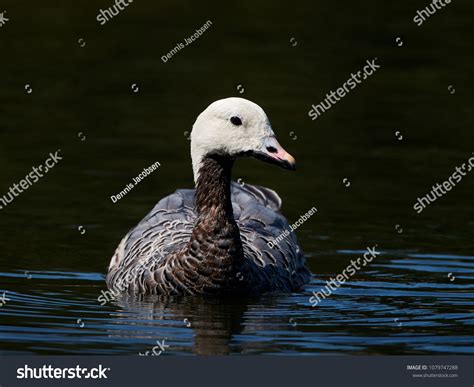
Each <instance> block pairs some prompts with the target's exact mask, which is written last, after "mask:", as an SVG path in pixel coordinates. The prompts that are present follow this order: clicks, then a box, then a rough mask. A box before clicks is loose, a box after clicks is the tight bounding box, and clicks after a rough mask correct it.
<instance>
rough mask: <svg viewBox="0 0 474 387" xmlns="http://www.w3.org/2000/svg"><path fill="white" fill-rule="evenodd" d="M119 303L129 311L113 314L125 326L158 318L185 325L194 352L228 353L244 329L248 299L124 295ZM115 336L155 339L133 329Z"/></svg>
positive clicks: (160, 320)
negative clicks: (140, 297)
mask: <svg viewBox="0 0 474 387" xmlns="http://www.w3.org/2000/svg"><path fill="white" fill-rule="evenodd" d="M117 304H118V305H119V306H120V308H122V309H123V310H124V311H125V313H116V314H113V316H111V317H112V318H113V319H114V320H116V322H117V323H119V324H121V325H124V326H135V327H138V328H140V327H142V328H144V327H146V326H147V325H148V324H149V323H150V322H151V323H155V322H156V320H158V322H159V325H162V326H163V325H164V326H166V325H168V324H171V325H174V326H176V325H178V326H179V325H182V326H183V327H186V328H187V329H189V330H190V331H191V332H192V335H193V340H194V343H193V344H192V348H193V349H192V352H193V353H195V354H197V355H227V354H229V353H230V342H231V340H232V338H233V336H234V335H236V334H240V333H241V331H242V328H243V326H244V325H243V321H244V320H243V315H244V313H245V311H246V310H247V304H246V302H245V300H241V299H238V298H234V297H226V298H202V297H194V296H193V297H188V298H186V297H175V296H157V297H153V298H152V299H150V298H148V300H143V299H141V300H135V299H133V298H130V297H128V296H127V297H124V298H122V299H120V300H118V301H117ZM109 333H110V335H111V337H123V338H137V337H138V338H144V337H148V338H150V339H151V340H153V339H156V338H155V337H150V335H149V334H148V333H147V331H146V330H140V329H137V330H135V329H129V330H127V331H125V332H121V333H117V332H116V331H110V332H109Z"/></svg>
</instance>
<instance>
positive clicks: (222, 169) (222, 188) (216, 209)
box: [196, 156, 234, 220]
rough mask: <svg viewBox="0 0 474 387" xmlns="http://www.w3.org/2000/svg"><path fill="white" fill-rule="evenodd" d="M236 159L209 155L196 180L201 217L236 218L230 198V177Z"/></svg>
mask: <svg viewBox="0 0 474 387" xmlns="http://www.w3.org/2000/svg"><path fill="white" fill-rule="evenodd" d="M233 163H234V161H233V160H232V159H230V158H226V157H223V156H207V157H206V158H204V160H203V161H202V163H201V167H200V169H199V177H198V179H197V181H196V210H197V213H198V215H199V217H200V218H204V217H212V218H217V217H218V216H219V217H224V218H226V219H229V220H230V219H232V220H233V219H234V215H233V213H232V202H231V198H230V178H231V172H232V165H233Z"/></svg>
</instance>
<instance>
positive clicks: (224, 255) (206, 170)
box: [184, 156, 244, 293]
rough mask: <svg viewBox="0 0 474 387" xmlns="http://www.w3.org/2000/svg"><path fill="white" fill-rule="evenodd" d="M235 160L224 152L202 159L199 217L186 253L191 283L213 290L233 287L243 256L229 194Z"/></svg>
mask: <svg viewBox="0 0 474 387" xmlns="http://www.w3.org/2000/svg"><path fill="white" fill-rule="evenodd" d="M232 164H233V160H232V159H230V158H226V157H222V156H207V157H205V158H204V159H203V161H202V163H201V166H200V169H199V177H198V179H197V182H196V211H197V213H198V219H197V221H196V224H195V225H194V229H193V231H192V235H191V239H190V240H189V243H188V245H187V249H186V251H185V252H184V255H185V256H187V257H189V258H192V259H188V260H187V262H188V265H189V266H190V267H191V268H192V269H191V270H192V273H188V274H189V276H197V278H199V281H197V282H196V281H195V280H194V282H193V283H192V286H193V287H195V288H198V287H199V289H200V292H205V293H208V292H209V293H211V292H213V291H221V290H222V289H226V288H229V287H231V284H232V283H234V282H235V280H236V279H235V277H236V275H237V273H238V272H239V271H240V270H241V267H242V262H243V260H244V254H243V248H242V242H241V239H240V232H239V228H238V226H237V223H236V222H235V219H234V215H233V211H232V201H231V195H230V177H231V170H232Z"/></svg>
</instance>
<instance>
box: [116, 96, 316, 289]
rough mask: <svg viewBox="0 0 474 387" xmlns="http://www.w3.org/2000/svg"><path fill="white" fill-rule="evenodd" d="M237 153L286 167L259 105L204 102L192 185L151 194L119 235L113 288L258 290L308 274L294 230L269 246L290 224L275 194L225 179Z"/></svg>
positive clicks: (289, 284)
mask: <svg viewBox="0 0 474 387" xmlns="http://www.w3.org/2000/svg"><path fill="white" fill-rule="evenodd" d="M244 156H254V157H256V158H257V159H260V160H263V161H266V162H269V163H272V164H275V165H278V166H280V167H283V168H285V169H295V160H294V158H293V157H292V156H291V155H290V154H289V153H287V152H286V151H285V150H284V149H283V148H282V146H281V145H280V144H279V143H278V141H277V140H276V137H275V134H274V132H273V130H272V127H271V125H270V121H269V120H268V117H267V116H266V114H265V112H264V111H263V109H262V108H261V107H260V106H258V105H257V104H255V103H253V102H250V101H248V100H245V99H242V98H227V99H222V100H219V101H216V102H214V103H212V104H211V105H210V106H209V107H208V108H207V109H206V110H204V111H203V112H202V113H201V114H200V115H199V116H198V118H197V120H196V122H195V124H194V126H193V130H192V132H191V157H192V163H193V171H194V180H195V185H196V189H193V190H189V189H188V190H186V189H181V190H177V191H176V192H175V193H174V194H171V195H169V196H167V197H165V198H163V199H162V200H160V202H158V204H157V205H156V206H155V207H154V208H153V210H152V211H151V212H150V213H149V214H148V215H147V216H146V217H145V218H144V219H143V220H142V221H141V222H140V223H139V224H138V225H137V226H136V227H135V228H133V229H132V230H131V231H130V232H129V233H128V234H127V235H126V236H125V237H124V238H123V240H122V241H121V242H120V244H119V246H118V248H117V250H116V251H115V254H114V256H113V257H112V260H111V262H110V265H109V272H108V275H107V284H108V286H109V288H110V289H111V290H112V291H113V292H114V293H130V294H169V295H178V294H260V293H263V292H268V291H291V290H295V289H297V288H299V287H301V286H302V285H303V284H304V283H306V282H307V281H308V279H309V277H310V273H309V271H308V269H307V268H306V265H305V259H304V256H303V254H302V252H301V250H300V248H299V247H298V244H297V241H296V236H295V234H294V233H290V235H289V236H287V237H286V238H284V239H283V240H282V241H281V242H279V243H273V242H274V241H275V239H276V238H278V237H279V236H280V235H281V234H282V233H283V232H284V231H285V230H289V229H290V227H289V224H288V222H287V220H286V219H285V217H284V216H283V215H282V214H281V213H280V212H279V210H280V207H281V199H280V197H279V196H278V195H277V194H276V193H275V192H274V191H272V190H270V189H268V188H264V187H259V186H253V185H249V184H244V185H240V184H236V183H234V182H231V170H232V165H233V163H234V161H235V160H236V159H237V158H239V157H244ZM279 239H281V238H279ZM270 242H272V243H270ZM269 246H272V247H269Z"/></svg>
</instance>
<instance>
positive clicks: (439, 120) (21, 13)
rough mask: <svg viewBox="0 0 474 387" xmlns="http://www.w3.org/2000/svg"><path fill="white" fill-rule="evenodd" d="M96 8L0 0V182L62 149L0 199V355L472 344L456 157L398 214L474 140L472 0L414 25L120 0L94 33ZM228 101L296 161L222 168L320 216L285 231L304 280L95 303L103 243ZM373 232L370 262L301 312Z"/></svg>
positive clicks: (134, 218)
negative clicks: (222, 293) (10, 197)
mask: <svg viewBox="0 0 474 387" xmlns="http://www.w3.org/2000/svg"><path fill="white" fill-rule="evenodd" d="M112 4H113V2H112V1H106V0H103V1H102V0H101V1H98V2H88V3H87V4H82V3H79V2H69V1H65V2H61V3H60V5H59V3H58V2H56V1H51V0H46V1H42V2H41V4H39V3H37V2H33V1H23V2H21V3H19V2H13V1H7V2H6V3H5V4H3V5H2V7H3V8H0V11H2V10H3V9H5V10H6V11H7V14H6V16H7V17H9V19H10V20H9V21H8V22H7V24H5V25H4V26H3V27H2V28H1V29H0V53H1V54H0V55H1V61H0V70H1V72H0V73H1V74H2V77H1V78H0V117H1V119H0V196H3V195H4V194H5V193H7V192H8V190H9V187H10V186H11V185H12V184H14V183H18V182H19V181H20V180H21V179H22V178H24V177H25V175H26V174H28V173H29V172H30V171H31V168H32V166H37V165H39V164H42V163H44V161H45V159H46V158H47V157H48V154H49V152H55V151H56V150H57V149H61V155H62V156H63V160H61V161H60V162H59V163H58V165H56V166H55V167H54V169H53V170H51V171H50V172H49V173H48V174H47V175H46V176H44V177H43V178H42V179H41V180H40V181H38V182H37V183H36V184H34V185H33V186H32V187H30V188H29V189H28V190H26V191H25V192H24V193H22V194H21V195H20V196H19V197H17V198H16V199H15V200H14V201H13V202H12V203H10V204H9V205H8V206H7V207H6V208H4V209H1V210H0V304H1V305H2V306H1V307H0V343H1V344H0V352H1V353H12V354H27V353H38V354H137V355H138V354H139V353H145V352H146V351H150V350H151V349H152V348H153V347H154V346H156V341H157V340H159V341H160V342H161V341H162V340H165V343H166V345H169V347H166V350H165V354H294V355H306V354H469V353H474V314H473V311H474V282H473V279H474V241H473V236H474V219H473V214H474V205H473V197H472V192H473V189H474V172H473V173H471V175H469V174H467V175H466V176H465V177H463V179H462V181H461V182H460V183H458V184H457V185H456V187H455V188H454V189H452V190H451V191H449V192H448V193H447V194H446V195H445V196H443V197H441V198H438V199H437V200H436V201H435V202H434V203H433V204H431V205H430V206H429V207H428V208H426V209H425V210H424V211H423V212H422V213H421V214H417V213H416V212H415V211H414V210H413V205H414V204H415V202H416V200H417V198H418V197H421V196H423V195H425V194H427V193H429V191H430V190H431V187H432V185H433V184H436V183H442V182H443V181H445V180H447V179H448V178H449V177H450V176H451V175H452V173H453V172H454V171H455V168H456V166H460V165H461V164H462V163H464V162H467V160H468V159H469V157H471V156H472V152H473V151H474V141H473V140H474V135H473V122H474V120H473V118H474V117H473V111H472V106H473V102H474V98H473V94H472V89H473V87H472V86H473V85H472V68H474V58H473V55H472V53H473V45H472V41H473V39H472V38H473V28H474V27H473V24H472V7H473V5H472V3H469V2H452V3H451V4H450V5H448V6H446V7H445V8H443V9H442V10H439V11H437V13H436V14H435V15H433V16H431V17H430V19H428V20H427V21H426V22H425V23H424V24H423V25H422V26H421V27H417V26H416V25H415V23H413V21H412V19H413V17H414V15H415V13H416V11H417V10H419V9H422V8H424V7H425V6H426V5H427V4H428V2H425V1H418V0H417V1H405V2H391V3H390V4H387V3H380V2H376V1H361V2H351V1H338V2H337V3H336V2H330V1H329V0H328V1H316V2H309V1H308V2H294V3H291V4H290V5H288V4H286V5H283V3H281V4H280V5H278V3H274V2H263V1H243V2H238V3H237V2H235V3H230V4H229V3H225V4H224V3H221V2H200V3H199V5H198V4H197V3H194V2H187V1H181V2H171V1H159V2H152V1H140V2H138V1H135V2H134V3H132V4H131V5H130V6H129V7H128V8H127V9H125V10H124V11H123V12H121V13H120V14H119V15H117V16H116V17H115V18H114V19H113V20H111V21H109V22H108V23H107V24H105V25H104V26H100V25H99V23H98V22H97V21H96V19H95V18H96V15H97V14H98V12H99V9H100V8H102V9H105V8H107V7H110V6H112ZM207 20H211V21H212V26H211V27H210V28H209V29H208V30H207V31H206V32H205V33H204V34H203V35H202V36H201V37H200V38H199V39H198V40H197V41H195V42H194V43H193V44H192V45H191V46H187V47H185V48H184V49H182V50H181V51H179V52H178V53H177V54H176V55H174V56H173V57H172V58H171V59H170V60H169V61H168V62H167V63H163V61H162V60H161V59H160V58H161V56H162V55H166V54H167V53H168V52H169V51H170V50H171V49H172V48H173V47H174V46H176V44H177V43H179V42H181V41H183V40H184V38H185V37H188V36H189V35H191V34H192V33H193V32H194V30H195V29H197V28H200V27H201V26H202V25H203V24H204V23H205V22H206V21H207ZM397 37H400V38H401V42H402V43H403V44H402V45H400V46H399V45H398V44H397V42H396V38H397ZM291 38H294V40H291V41H290V39H291ZM79 39H84V42H85V45H84V47H81V43H80V41H79ZM295 42H296V43H297V44H296V45H294V44H295ZM82 45H83V44H82ZM373 58H377V60H378V62H379V64H380V65H381V68H380V69H379V70H377V72H376V73H375V74H374V75H372V76H371V77H370V78H369V79H367V80H366V81H364V82H363V83H362V84H360V85H359V86H358V87H357V88H356V89H355V90H353V91H351V92H350V93H349V95H347V96H346V97H344V98H343V99H342V100H341V101H339V102H338V103H337V104H336V105H335V106H333V107H332V108H331V109H330V110H329V111H327V112H326V113H324V114H323V115H322V116H321V117H319V118H318V119H317V120H316V121H311V119H310V118H309V117H308V110H309V109H310V106H311V104H313V103H318V102H320V101H321V100H323V99H324V98H325V94H326V93H327V92H329V91H330V90H331V89H332V90H335V89H336V88H337V87H340V86H341V85H342V84H343V83H344V82H345V81H346V80H347V79H348V78H349V77H350V74H351V72H356V71H358V70H360V69H361V67H363V66H364V64H365V62H366V60H369V59H373ZM133 84H135V85H137V86H138V92H136V93H135V92H134V91H133V90H132V85H133ZM25 85H30V87H31V88H32V90H33V91H32V92H31V93H27V90H26V89H25V87H26V86H25ZM238 85H242V87H243V89H244V92H243V93H239V91H238V90H237V86H238ZM450 85H451V86H453V87H452V88H450V89H448V87H449V86H450ZM453 90H454V92H453ZM228 96H241V97H244V98H248V99H250V100H253V101H254V102H256V103H258V104H260V105H261V106H262V107H263V108H264V109H265V110H266V112H267V114H268V116H269V117H270V120H271V121H272V124H273V128H274V130H275V132H276V133H277V136H278V137H279V140H280V142H281V143H282V145H284V147H285V148H286V149H288V151H289V152H290V153H292V154H293V155H294V156H295V158H296V159H297V161H298V164H299V169H298V171H296V172H295V173H290V172H287V171H284V170H280V169H277V168H275V167H272V166H271V165H267V164H263V163H261V162H259V161H256V160H242V161H239V162H238V163H237V165H236V168H235V170H234V177H235V179H236V180H237V179H239V178H240V179H243V181H244V182H246V183H250V184H259V185H264V186H268V187H271V188H273V189H275V190H276V191H277V192H278V193H279V194H280V196H281V197H282V199H283V202H284V205H283V212H284V214H285V215H286V216H287V217H288V219H289V220H290V222H291V223H293V222H294V221H296V220H297V219H298V218H299V217H300V215H302V214H304V213H306V212H307V211H308V210H309V209H310V208H311V207H313V206H315V207H316V208H317V209H318V213H317V214H316V215H314V216H313V217H311V218H310V219H309V220H308V221H307V222H306V223H304V224H303V225H302V226H301V227H300V228H299V229H298V230H297V235H298V239H299V242H300V245H301V247H302V248H303V250H304V252H305V254H306V255H307V257H308V263H309V266H310V268H311V271H312V272H313V273H314V278H313V279H312V281H311V283H310V284H308V285H307V286H306V287H304V288H303V289H301V291H300V292H297V293H291V294H271V295H264V296H262V297H258V298H251V299H236V298H226V299H219V298H217V299H216V298H212V299H205V298H204V299H203V298H200V297H185V298H160V299H144V300H133V299H121V300H116V301H112V302H110V303H107V304H106V305H104V306H102V305H101V304H100V302H99V301H98V300H97V298H98V297H99V296H100V294H101V291H102V290H106V287H105V282H104V276H105V273H106V267H107V265H108V262H109V259H110V257H111V256H112V254H113V251H114V249H115V247H116V246H117V244H118V243H119V241H120V239H121V238H122V236H123V235H124V234H125V233H126V232H127V231H128V230H129V229H130V228H131V227H133V226H134V225H135V224H136V223H137V222H138V221H139V220H140V219H142V217H143V216H144V215H145V214H146V213H148V211H149V210H150V209H151V208H152V207H153V206H154V204H155V203H156V202H157V201H158V200H159V199H160V198H161V197H163V196H164V195H167V194H169V193H171V192H173V191H174V190H175V189H177V188H186V187H191V186H192V172H191V163H190V156H189V141H188V140H187V133H186V132H187V131H188V132H189V131H190V129H191V126H192V124H193V122H194V120H195V118H196V116H197V115H198V114H199V113H200V112H201V111H202V110H203V109H204V108H205V107H206V106H207V105H208V104H209V103H210V102H212V101H214V100H216V99H219V98H224V97H228ZM396 131H400V132H401V135H402V136H403V138H402V139H401V140H398V139H397V136H396V134H395V132H396ZM81 139H83V140H81ZM156 161H159V162H160V164H161V167H160V168H159V170H157V171H156V172H154V173H153V174H152V175H151V176H149V177H147V178H146V179H145V180H144V181H142V182H141V183H140V184H139V185H138V186H136V187H135V188H134V189H133V190H132V191H131V192H130V193H129V194H128V195H127V196H126V197H125V198H123V199H122V200H120V201H119V202H117V203H115V204H114V203H112V201H111V200H110V196H111V195H115V194H117V193H118V192H120V191H121V190H122V189H123V188H124V187H125V185H126V184H128V183H130V182H131V181H132V178H133V177H135V176H137V175H138V174H139V173H140V171H141V170H142V169H143V168H145V167H148V166H150V165H151V164H153V163H155V162H156ZM344 179H348V180H346V183H344V182H343V181H344ZM347 181H348V182H350V185H348V184H347ZM346 185H348V186H346ZM81 226H82V228H79V227H81ZM81 232H82V233H81ZM375 244H377V245H378V247H379V249H380V251H382V254H381V255H380V256H378V257H377V258H376V259H374V260H373V262H372V263H371V264H370V265H368V266H367V267H365V268H363V269H362V270H361V271H359V272H357V274H356V275H354V276H353V277H352V278H351V279H350V281H348V282H347V283H346V284H345V285H344V286H342V287H341V288H340V289H338V290H337V291H336V292H334V293H333V294H332V295H331V296H330V297H329V298H327V299H325V300H323V301H322V302H321V303H320V304H319V305H318V306H316V307H312V306H311V304H310V302H309V297H311V295H312V292H313V291H318V290H320V289H321V288H322V287H324V286H325V283H326V280H328V279H330V278H331V277H334V276H335V275H337V274H339V273H341V272H342V271H343V270H344V269H345V267H346V266H347V265H348V264H350V262H351V260H352V259H356V258H357V257H359V256H360V255H361V254H362V253H363V251H364V250H365V248H366V247H367V246H373V245H375ZM3 294H4V299H5V300H6V301H5V302H3V301H2V296H3Z"/></svg>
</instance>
